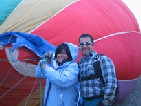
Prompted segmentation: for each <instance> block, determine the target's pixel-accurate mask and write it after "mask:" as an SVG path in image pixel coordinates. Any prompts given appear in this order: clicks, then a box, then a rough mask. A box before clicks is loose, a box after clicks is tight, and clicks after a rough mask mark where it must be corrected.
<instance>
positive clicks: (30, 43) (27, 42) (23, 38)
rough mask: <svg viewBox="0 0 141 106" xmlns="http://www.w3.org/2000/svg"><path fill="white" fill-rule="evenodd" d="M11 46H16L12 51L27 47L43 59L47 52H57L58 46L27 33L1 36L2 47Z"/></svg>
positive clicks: (10, 33)
mask: <svg viewBox="0 0 141 106" xmlns="http://www.w3.org/2000/svg"><path fill="white" fill-rule="evenodd" d="M9 44H14V45H13V47H12V50H14V49H16V48H19V47H22V46H24V47H27V48H28V49H30V50H31V51H32V52H34V53H35V54H36V55H37V56H39V57H43V56H44V54H45V53H46V52H49V51H55V50H56V46H54V45H52V44H50V43H48V42H47V41H46V40H44V39H43V38H41V37H40V36H38V35H34V34H30V33H25V32H6V33H3V34H0V46H1V47H4V46H6V45H9Z"/></svg>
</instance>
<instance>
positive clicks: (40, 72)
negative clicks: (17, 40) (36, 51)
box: [35, 62, 47, 78]
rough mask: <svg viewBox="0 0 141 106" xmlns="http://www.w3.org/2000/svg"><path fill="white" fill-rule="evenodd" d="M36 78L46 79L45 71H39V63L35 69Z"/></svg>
mask: <svg viewBox="0 0 141 106" xmlns="http://www.w3.org/2000/svg"><path fill="white" fill-rule="evenodd" d="M35 74H36V76H37V77H38V78H46V77H47V76H46V74H45V70H41V68H40V62H39V63H38V65H37V67H36V73H35Z"/></svg>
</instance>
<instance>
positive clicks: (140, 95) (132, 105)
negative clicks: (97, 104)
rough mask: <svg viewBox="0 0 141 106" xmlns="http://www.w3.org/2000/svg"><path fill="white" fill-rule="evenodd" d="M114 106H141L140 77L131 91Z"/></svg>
mask: <svg viewBox="0 0 141 106" xmlns="http://www.w3.org/2000/svg"><path fill="white" fill-rule="evenodd" d="M116 106H141V76H140V77H139V79H138V81H137V83H136V86H135V88H134V89H133V91H132V92H131V93H130V94H129V95H128V96H127V97H126V98H125V99H124V100H123V101H121V102H120V103H118V104H117V105H116Z"/></svg>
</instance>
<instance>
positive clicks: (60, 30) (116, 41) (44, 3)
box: [0, 0, 141, 106]
mask: <svg viewBox="0 0 141 106" xmlns="http://www.w3.org/2000/svg"><path fill="white" fill-rule="evenodd" d="M9 31H18V32H28V33H29V34H30V33H31V34H36V35H38V36H40V37H42V38H43V39H45V40H46V41H48V42H49V43H50V44H52V45H54V46H57V45H58V44H60V43H61V42H71V43H74V44H76V45H78V38H79V36H80V34H82V33H89V34H91V35H93V37H94V39H95V40H96V42H95V49H96V50H97V51H98V52H99V53H104V54H105V55H107V56H109V57H110V58H111V59H112V60H113V61H114V64H115V67H116V72H117V77H118V79H119V86H120V94H119V95H118V98H117V100H118V101H119V100H122V99H123V98H125V97H126V96H127V95H128V94H129V92H131V91H132V89H133V87H134V86H135V84H136V81H137V78H138V77H139V75H140V74H141V71H140V70H141V66H140V64H139V63H140V62H141V60H139V59H140V58H141V46H140V42H141V33H139V32H140V30H139V26H138V23H137V21H136V19H135V17H134V15H133V14H132V12H131V11H130V10H129V9H128V7H126V5H125V4H124V3H123V2H122V1H119V0H107V1H104V0H79V1H77V0H67V1H66V0H51V1H48V0H24V1H22V2H21V3H20V5H18V7H16V9H15V10H14V11H13V12H12V14H11V15H10V16H8V17H7V19H6V20H5V21H4V22H3V24H1V25H0V33H4V32H9ZM13 37H15V36H13V35H12V36H11V37H9V38H8V39H7V42H9V43H10V41H11V39H14V38H13ZM19 37H20V36H19ZM31 38H32V37H31ZM20 40H21V39H20ZM0 41H2V39H1V37H0ZM17 41H18V40H17ZM17 41H15V43H16V42H17ZM28 41H31V40H28ZM13 42H14V41H13ZM37 43H40V42H37ZM0 45H4V44H3V43H2V42H0ZM11 46H12V45H9V46H6V47H3V46H1V50H0V67H1V68H0V74H1V76H0V104H2V105H9V106H11V104H12V105H39V104H40V89H39V84H38V83H37V82H38V81H37V78H36V77H35V68H36V65H37V62H38V61H39V60H40V55H38V54H37V53H35V51H34V50H33V49H32V47H31V46H30V47H28V46H25V45H23V46H24V47H20V48H18V47H17V48H18V49H15V50H14V51H11V49H9V47H11ZM44 82H45V81H44V80H43V85H44V84H45V83H44ZM13 95H14V96H13Z"/></svg>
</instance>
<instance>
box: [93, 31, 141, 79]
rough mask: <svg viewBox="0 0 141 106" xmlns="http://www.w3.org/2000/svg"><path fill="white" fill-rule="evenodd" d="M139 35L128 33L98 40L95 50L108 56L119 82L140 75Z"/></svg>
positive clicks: (140, 49)
mask: <svg viewBox="0 0 141 106" xmlns="http://www.w3.org/2000/svg"><path fill="white" fill-rule="evenodd" d="M140 42H141V33H137V32H129V33H122V34H114V36H111V37H108V38H105V39H102V40H99V41H97V42H96V43H95V49H96V50H97V51H98V52H99V53H104V54H106V55H107V56H109V57H110V58H111V59H112V60H113V62H114V64H115V67H116V71H117V76H118V78H119V79H120V80H131V79H135V78H138V77H139V75H140V74H141V65H140V63H141V45H140Z"/></svg>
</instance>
